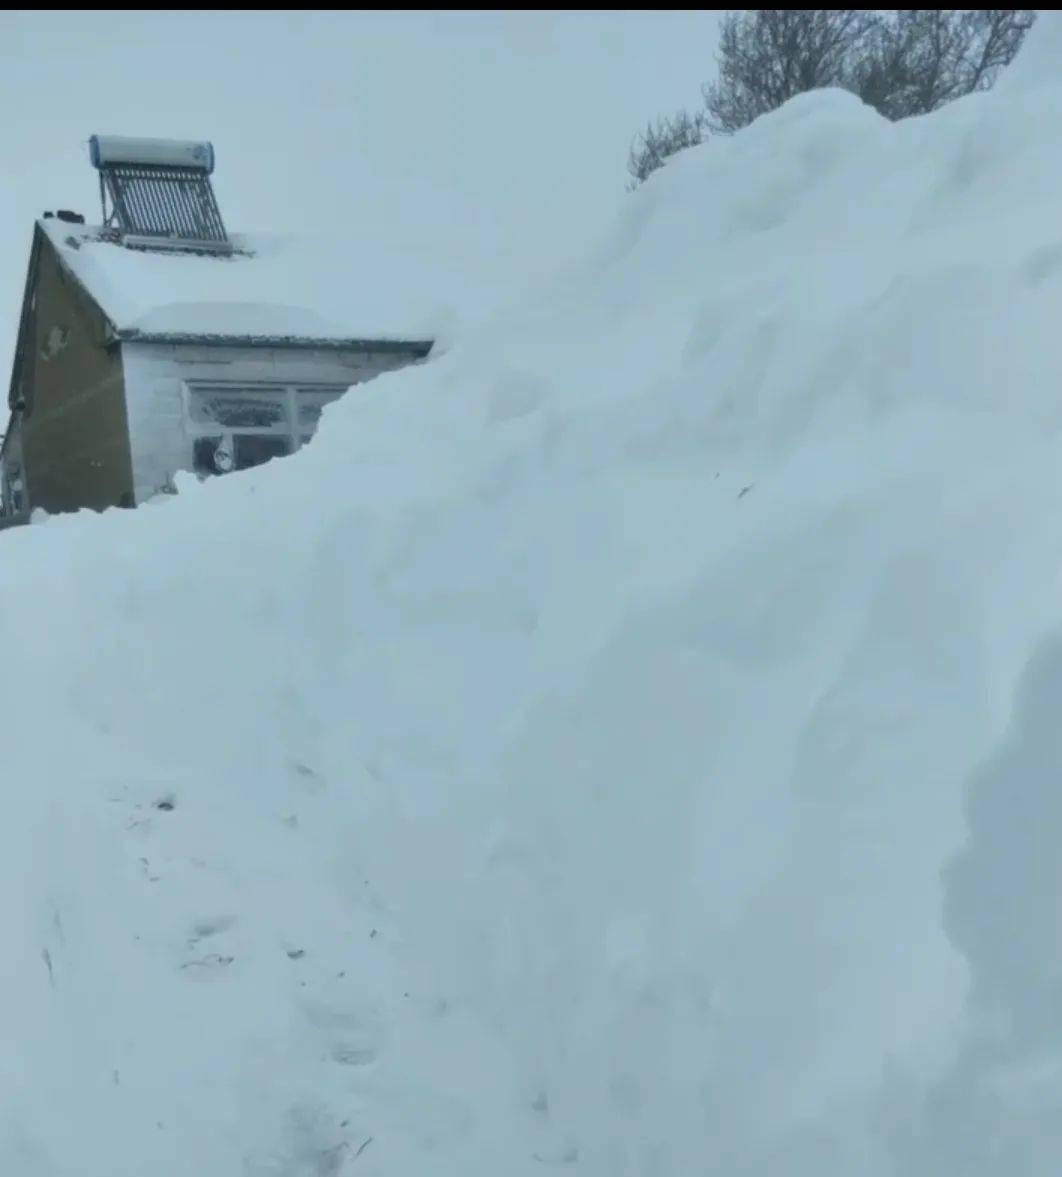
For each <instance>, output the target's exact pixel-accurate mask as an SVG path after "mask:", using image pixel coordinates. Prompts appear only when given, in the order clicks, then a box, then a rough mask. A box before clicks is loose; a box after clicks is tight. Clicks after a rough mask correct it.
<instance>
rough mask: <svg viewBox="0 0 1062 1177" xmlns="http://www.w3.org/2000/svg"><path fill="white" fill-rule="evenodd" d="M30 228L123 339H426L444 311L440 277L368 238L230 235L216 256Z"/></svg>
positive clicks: (75, 229)
mask: <svg viewBox="0 0 1062 1177" xmlns="http://www.w3.org/2000/svg"><path fill="white" fill-rule="evenodd" d="M38 224H39V225H40V228H41V230H42V231H43V232H44V233H45V234H46V236H47V237H48V239H49V241H50V242H51V243H52V245H54V246H55V248H56V249H57V250H58V252H59V256H60V257H61V258H62V261H63V262H64V264H65V265H66V266H67V267H69V269H70V270H71V271H72V272H73V274H74V275H75V277H76V278H77V280H78V281H79V282H80V283H81V284H82V286H84V287H85V289H86V290H87V291H88V293H89V294H90V295H91V296H92V298H93V299H95V301H96V302H97V303H98V304H99V305H100V307H101V308H102V310H103V311H104V313H105V314H106V315H107V317H108V318H109V319H110V320H111V322H112V323H113V324H114V327H115V328H116V329H117V331H118V332H119V334H120V335H122V336H125V337H127V338H145V337H148V338H150V337H158V336H179V337H185V338H194V337H208V338H209V337H217V338H233V337H236V338H245V339H267V338H268V339H285V340H323V341H332V342H339V341H344V340H354V339H357V340H372V341H394V342H400V341H428V340H431V339H433V338H434V337H435V336H436V333H437V331H438V330H439V328H440V325H441V324H444V323H446V322H447V321H448V320H449V319H450V318H451V317H452V316H453V310H452V308H451V300H450V296H449V295H448V294H447V287H448V285H449V281H448V275H446V274H444V273H441V272H439V270H437V269H436V270H435V271H434V272H433V273H428V272H427V271H429V270H430V269H431V267H430V266H429V265H428V264H427V263H425V262H424V261H423V260H421V259H418V258H416V257H412V256H410V255H408V254H406V255H403V254H401V253H398V252H395V251H394V250H393V249H390V248H387V247H384V246H382V245H379V244H376V243H374V242H372V241H371V240H367V239H361V238H359V239H358V240H357V241H356V242H355V241H353V240H351V239H349V238H345V237H344V236H343V235H341V234H338V233H337V234H335V235H332V236H328V237H325V236H316V237H315V236H306V237H281V236H273V235H264V234H255V235H241V234H231V235H230V238H231V241H232V244H233V246H234V250H235V252H234V253H233V254H232V255H231V256H221V257H219V256H211V255H203V254H192V253H179V252H170V251H163V250H137V249H130V248H127V247H126V246H124V245H121V244H119V243H117V242H116V241H114V240H112V239H109V237H108V235H107V234H105V233H104V231H103V230H102V229H101V228H99V227H98V226H92V225H78V224H72V223H70V222H68V221H63V220H59V219H58V218H47V219H42V220H41V221H39V222H38ZM436 294H437V296H436Z"/></svg>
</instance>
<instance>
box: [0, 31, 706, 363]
mask: <svg viewBox="0 0 1062 1177" xmlns="http://www.w3.org/2000/svg"><path fill="white" fill-rule="evenodd" d="M718 19H719V13H718V12H717V11H714V10H712V11H699V12H660V13H656V12H654V13H649V12H611V13H610V12H600V13H598V12H593V13H591V12H562V13H548V12H546V13H540V12H516V13H506V12H451V13H426V12H421V13H411V12H405V13H386V12H368V13H360V12H352V13H333V12H58V13H57V12H7V13H3V14H0V109H2V110H4V111H5V112H6V113H7V117H6V118H5V120H4V140H3V153H4V159H3V167H2V168H0V275H2V278H3V281H2V284H0V364H2V365H3V368H4V370H5V372H6V371H7V367H8V358H9V352H10V345H11V342H12V341H11V335H12V332H13V330H14V321H15V318H16V315H17V310H18V303H19V299H20V297H21V287H22V283H23V279H24V273H25V264H26V257H27V251H28V245H29V239H30V233H31V229H32V224H33V219H34V218H35V217H36V216H39V214H40V213H41V212H42V211H43V210H44V209H46V208H58V207H65V208H72V209H75V210H77V211H80V212H83V213H85V214H86V215H87V217H88V219H89V220H90V221H93V220H96V219H98V216H97V213H98V204H99V201H98V196H97V188H96V175H95V173H94V172H93V171H92V170H91V168H90V166H89V163H88V155H87V146H86V143H87V140H88V137H89V135H91V134H92V133H94V132H100V133H104V134H119V135H162V136H174V137H180V138H208V139H211V140H212V141H213V143H214V145H215V148H216V151H217V171H216V173H215V181H214V182H215V189H216V191H217V193H218V200H219V203H220V205H221V209H222V213H223V215H224V217H225V220H226V223H227V224H228V226H229V228H230V229H233V230H237V231H240V230H253V229H270V230H280V231H295V232H297V231H298V230H299V229H300V228H303V227H314V228H319V227H321V226H322V225H323V224H325V223H329V224H333V225H336V226H339V227H341V228H342V231H344V232H349V233H352V234H353V233H372V234H376V235H384V236H387V235H392V234H393V235H399V236H401V237H402V238H403V239H405V240H408V241H412V242H414V243H420V242H423V243H424V246H425V248H430V247H437V246H438V245H439V243H440V242H442V243H443V244H445V246H446V247H447V248H448V249H457V250H460V251H467V254H468V257H469V259H470V264H477V265H478V264H488V265H500V266H505V267H511V268H512V269H513V270H514V272H519V271H522V270H525V269H526V271H527V273H528V277H537V276H540V274H541V271H542V270H543V269H550V268H552V266H553V265H554V262H555V261H557V260H564V259H565V258H566V257H568V256H571V255H572V254H573V253H576V252H577V251H579V250H580V249H582V248H583V247H584V243H585V242H586V241H588V240H589V239H591V238H592V237H593V235H594V234H595V233H597V232H599V231H600V230H601V228H602V227H603V226H604V225H605V224H607V221H608V220H609V218H610V216H611V214H612V212H613V210H614V209H615V207H616V205H617V204H618V202H619V201H621V200H622V199H623V196H624V192H623V188H624V184H625V182H626V174H625V161H626V153H627V147H628V144H629V142H630V139H631V136H632V135H633V133H634V132H635V131H636V130H637V129H638V128H639V127H640V126H642V125H643V124H644V123H645V121H646V120H647V119H648V118H650V117H652V116H655V115H657V114H660V113H663V112H669V111H671V110H672V109H673V108H675V107H678V106H681V105H694V104H696V102H697V101H698V99H699V88H700V84H701V82H702V81H704V80H706V79H707V78H709V77H710V76H712V74H713V72H714V52H715V44H716V39H717V29H718Z"/></svg>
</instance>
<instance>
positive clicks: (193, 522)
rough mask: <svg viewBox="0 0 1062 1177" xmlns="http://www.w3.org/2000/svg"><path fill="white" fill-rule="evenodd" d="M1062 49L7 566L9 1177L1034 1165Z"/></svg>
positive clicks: (1035, 42)
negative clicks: (286, 438)
mask: <svg viewBox="0 0 1062 1177" xmlns="http://www.w3.org/2000/svg"><path fill="white" fill-rule="evenodd" d="M1060 48H1062V37H1060V36H1059V26H1058V25H1057V24H1056V23H1052V20H1051V19H1048V18H1043V20H1042V22H1041V24H1040V25H1039V26H1038V27H1037V28H1036V29H1035V30H1034V32H1033V34H1032V36H1031V38H1030V45H1029V48H1028V51H1027V52H1028V58H1027V60H1026V58H1024V57H1022V58H1019V60H1018V62H1017V63H1016V65H1015V67H1014V68H1013V71H1012V74H1011V76H1009V77H1008V78H1007V79H1005V80H1006V82H1007V85H1005V86H1002V85H1001V87H1000V88H999V89H998V91H997V92H995V93H992V94H989V95H983V96H978V97H973V98H968V99H966V100H963V101H961V102H958V103H955V104H954V105H952V106H950V107H948V108H946V109H945V110H943V111H941V112H940V113H938V114H936V115H933V116H931V117H929V118H925V119H917V120H910V121H908V122H904V123H901V124H898V125H891V124H888V123H886V122H884V121H883V120H881V119H879V118H878V117H877V116H876V115H875V114H874V113H873V112H872V111H870V110H868V109H866V108H864V107H862V106H861V105H860V104H859V103H858V102H857V101H856V100H855V99H853V98H852V97H850V96H848V95H845V94H842V93H838V92H823V93H817V94H811V95H805V96H803V97H802V98H800V99H798V100H795V101H793V102H791V103H789V104H788V105H787V106H786V107H784V108H783V109H782V110H780V111H777V112H775V113H774V114H772V115H770V116H768V117H766V118H764V119H762V120H760V121H759V122H758V123H756V124H755V125H754V126H752V127H751V128H749V129H748V130H747V131H745V132H743V133H742V134H740V135H738V136H736V137H735V138H734V139H733V141H731V142H725V143H712V144H710V145H708V146H707V147H705V148H703V149H699V150H695V151H691V152H688V153H686V154H684V155H683V156H682V157H680V158H678V159H676V160H674V161H673V162H672V163H671V164H670V165H669V166H668V167H666V168H665V169H664V170H663V172H662V173H660V174H659V175H658V176H656V177H654V178H653V180H652V181H651V182H650V183H649V184H647V185H646V186H645V187H644V188H643V189H642V190H640V191H639V192H638V193H636V194H634V195H633V196H632V197H631V198H630V199H629V200H628V201H627V203H626V208H625V213H624V218H623V221H622V223H621V224H620V225H618V226H617V227H616V228H615V230H614V232H613V233H612V234H611V236H610V237H609V240H608V244H607V246H605V247H603V248H601V249H600V250H598V251H597V253H596V255H595V256H594V257H593V258H592V259H590V260H589V261H588V262H587V263H586V264H585V265H584V266H582V267H581V268H580V269H579V271H578V272H577V273H576V274H574V275H570V276H569V277H568V278H566V279H565V281H564V282H560V283H558V285H557V287H556V289H555V290H554V291H553V292H552V294H551V295H550V297H549V299H543V300H542V302H541V304H539V305H536V306H532V307H529V308H527V309H526V310H525V311H524V312H523V313H521V314H520V315H514V316H512V317H511V318H508V319H507V320H506V321H504V322H499V323H496V324H494V325H492V326H490V327H489V328H483V329H481V330H477V331H476V332H475V333H474V334H472V335H466V336H465V338H464V339H463V340H462V341H461V342H460V343H459V344H458V345H456V346H454V347H453V348H452V349H450V350H449V351H448V353H447V354H446V355H444V356H442V357H441V358H439V359H438V360H436V361H434V362H432V363H429V364H428V365H427V366H426V367H424V368H422V369H419V370H406V371H404V372H401V373H396V374H393V375H389V376H387V377H383V378H380V379H379V380H377V381H374V382H373V383H371V384H369V385H366V386H363V387H361V388H359V389H357V390H356V391H355V392H353V393H352V394H351V395H350V396H348V397H347V398H346V399H345V400H344V401H342V402H340V403H338V404H336V405H334V406H331V407H330V408H329V409H328V410H327V411H326V413H325V419H324V422H323V424H322V428H321V430H320V432H319V434H318V436H317V438H316V439H315V441H314V443H313V445H311V446H310V447H308V448H307V449H306V450H304V451H301V452H300V453H299V454H297V455H295V456H294V457H292V458H290V459H287V460H285V461H283V462H279V463H275V464H273V465H271V466H268V467H265V468H262V469H260V470H257V471H251V472H248V473H247V474H244V475H234V476H231V477H229V478H227V479H223V480H218V481H216V482H212V483H209V484H203V485H199V484H197V483H195V482H194V480H191V479H189V480H187V481H185V482H184V483H183V484H182V485H181V487H180V491H181V493H180V495H179V496H178V497H177V498H170V499H164V500H160V501H157V502H155V503H152V504H149V505H148V506H146V507H144V508H143V509H141V510H139V511H136V512H128V513H126V512H117V511H116V512H111V513H109V514H107V515H105V516H102V517H75V518H72V519H70V518H57V519H50V520H46V521H45V522H43V523H42V524H41V525H39V526H34V527H29V528H25V529H22V530H20V531H14V532H8V533H5V534H4V535H3V536H0V591H2V595H3V600H4V602H5V608H4V610H3V613H2V620H0V625H2V627H3V631H2V632H3V644H2V650H3V655H2V659H3V660H2V672H3V674H2V682H3V687H2V691H3V694H2V709H0V710H2V714H3V716H4V728H3V733H4V738H3V768H4V780H5V786H6V787H5V794H4V797H5V819H4V822H3V825H2V827H0V830H2V832H0V866H2V870H3V872H4V875H3V890H2V892H0V894H2V895H3V900H2V902H3V908H2V913H3V927H4V930H5V937H4V948H5V953H4V968H3V972H2V974H0V976H2V981H0V996H2V999H3V1001H2V1010H3V1013H2V1015H0V1016H2V1019H3V1023H2V1029H3V1035H2V1037H3V1043H4V1050H3V1052H2V1054H0V1060H2V1062H0V1172H3V1173H11V1174H19V1175H20V1177H143V1175H144V1174H151V1175H152V1177H188V1175H189V1174H202V1175H204V1177H234V1175H240V1177H311V1175H312V1177H324V1175H330V1177H336V1175H340V1177H348V1175H357V1177H368V1175H375V1177H413V1175H418V1177H419V1175H421V1174H429V1173H430V1174H432V1175H433V1177H450V1175H452V1177H459V1175H460V1177H488V1175H489V1177H496V1175H498V1174H502V1173H505V1174H513V1175H520V1174H540V1173H542V1172H543V1171H545V1170H547V1169H549V1168H552V1167H559V1168H561V1169H563V1171H565V1172H571V1173H586V1174H593V1175H595V1177H635V1175H637V1177H643V1175H644V1177H648V1175H653V1177H665V1175H667V1177H688V1175H691V1174H700V1173H711V1174H720V1175H721V1177H736V1175H739V1174H740V1175H741V1177H749V1175H754V1177H768V1175H770V1177H775V1175H779V1174H781V1175H785V1177H842V1175H844V1177H848V1175H851V1174H867V1175H870V1177H886V1175H887V1177H901V1175H902V1177H941V1175H942V1174H960V1173H961V1174H963V1175H964V1177H988V1175H993V1177H1002V1175H1003V1174H1021V1175H1023V1177H1033V1175H1035V1177H1040V1175H1043V1177H1047V1175H1048V1174H1051V1175H1054V1174H1057V1173H1058V1172H1059V1171H1060V1169H1062V1086H1060V1083H1062V938H1060V925H1059V921H1058V912H1057V897H1058V895H1059V892H1060V888H1062V856H1060V854H1059V851H1058V847H1059V845H1060V844H1062V799H1060V794H1059V792H1058V788H1057V771H1058V765H1059V762H1060V759H1062V729H1060V726H1059V722H1058V715H1059V711H1060V707H1062V640H1060V636H1059V635H1060V632H1062V585H1060V581H1059V573H1060V571H1062V381H1060V374H1062V330H1060V327H1059V324H1060V323H1062V219H1060V213H1059V210H1060V208H1062V163H1060V162H1059V161H1060V160H1062V85H1060V84H1059V83H1057V82H1055V81H1054V80H1053V79H1052V77H1051V75H1052V73H1053V72H1054V63H1055V62H1057V60H1058V51H1059V49H1060Z"/></svg>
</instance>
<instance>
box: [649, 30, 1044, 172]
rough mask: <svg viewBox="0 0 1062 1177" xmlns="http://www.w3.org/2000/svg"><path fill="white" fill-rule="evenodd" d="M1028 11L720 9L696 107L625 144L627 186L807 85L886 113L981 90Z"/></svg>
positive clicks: (903, 114)
mask: <svg viewBox="0 0 1062 1177" xmlns="http://www.w3.org/2000/svg"><path fill="white" fill-rule="evenodd" d="M1035 20H1036V13H1035V11H1033V10H1032V9H1018V8H986V9H941V8H926V9H888V10H885V9H848V8H828V9H795V8H760V9H751V10H745V11H741V12H727V13H725V14H724V16H723V20H722V24H721V26H720V36H719V51H718V54H717V58H716V60H717V62H718V66H719V77H718V79H717V80H716V81H715V82H712V83H710V84H709V85H706V86H705V87H704V88H703V97H704V110H703V111H701V112H698V113H696V114H689V113H687V112H685V111H681V112H679V114H677V115H674V116H672V117H671V118H664V119H661V120H659V121H658V122H656V123H655V124H654V123H650V124H649V126H648V127H647V129H646V131H645V132H644V133H643V134H642V135H640V136H639V137H638V138H637V139H636V140H635V143H634V145H633V146H632V147H631V151H630V157H629V159H628V163H627V169H628V171H629V172H630V174H631V176H632V183H631V184H630V185H629V187H632V188H633V187H636V186H637V185H638V184H640V183H641V182H642V181H644V180H645V179H646V177H647V176H649V175H651V174H652V173H653V172H654V171H655V170H656V169H657V168H658V167H660V166H661V164H662V163H663V162H664V160H665V159H667V157H668V156H669V155H673V154H674V153H675V152H676V151H680V150H682V149H683V148H685V147H690V146H693V145H694V144H697V143H701V142H703V141H704V140H705V139H706V138H707V136H708V133H709V132H711V133H714V134H729V133H731V132H733V131H736V130H739V129H740V128H741V127H745V126H747V125H748V124H749V123H751V122H752V121H753V120H754V119H756V118H759V116H760V115H761V114H766V113H767V112H768V111H770V110H774V109H775V108H776V107H779V106H781V105H782V103H783V102H787V101H788V100H789V99H790V98H792V97H794V96H795V95H797V94H802V93H804V92H805V91H807V90H816V89H819V88H820V87H823V86H840V87H843V88H844V89H846V90H851V91H852V92H853V93H855V94H858V95H859V97H860V98H862V99H863V101H864V102H866V103H867V104H868V105H870V106H873V107H874V108H875V109H876V110H878V111H880V112H881V113H882V114H883V115H885V117H886V118H890V119H902V118H908V117H910V116H911V115H916V114H928V113H929V112H930V111H932V110H936V109H938V107H941V106H943V105H944V104H945V103H947V102H951V101H952V100H953V99H955V98H959V97H961V96H962V95H963V94H970V93H972V92H974V91H977V90H987V89H989V87H991V86H992V85H993V84H994V82H995V80H996V78H997V77H998V76H999V72H1000V70H1002V69H1003V68H1004V67H1005V66H1007V65H1009V64H1010V62H1011V61H1012V60H1013V59H1014V57H1015V55H1016V54H1017V52H1018V50H1019V49H1020V48H1021V45H1022V42H1023V41H1024V39H1025V34H1026V33H1027V32H1028V31H1029V29H1030V28H1031V27H1032V25H1033V23H1034V21H1035Z"/></svg>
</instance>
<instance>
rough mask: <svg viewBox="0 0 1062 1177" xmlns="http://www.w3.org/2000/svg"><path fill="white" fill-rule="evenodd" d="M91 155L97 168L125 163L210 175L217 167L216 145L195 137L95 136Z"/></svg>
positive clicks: (90, 151) (91, 141)
mask: <svg viewBox="0 0 1062 1177" xmlns="http://www.w3.org/2000/svg"><path fill="white" fill-rule="evenodd" d="M89 158H90V159H91V160H92V166H93V167H94V168H100V169H102V168H110V167H120V166H122V165H125V166H127V167H128V166H130V165H133V166H136V165H139V166H141V167H154V168H189V169H194V170H195V171H198V172H203V173H204V174H206V175H208V176H209V175H210V173H211V172H212V171H213V170H214V145H213V144H212V143H207V142H204V141H199V140H193V139H140V138H131V137H129V136H127V135H93V136H92V137H91V138H90V139H89Z"/></svg>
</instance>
